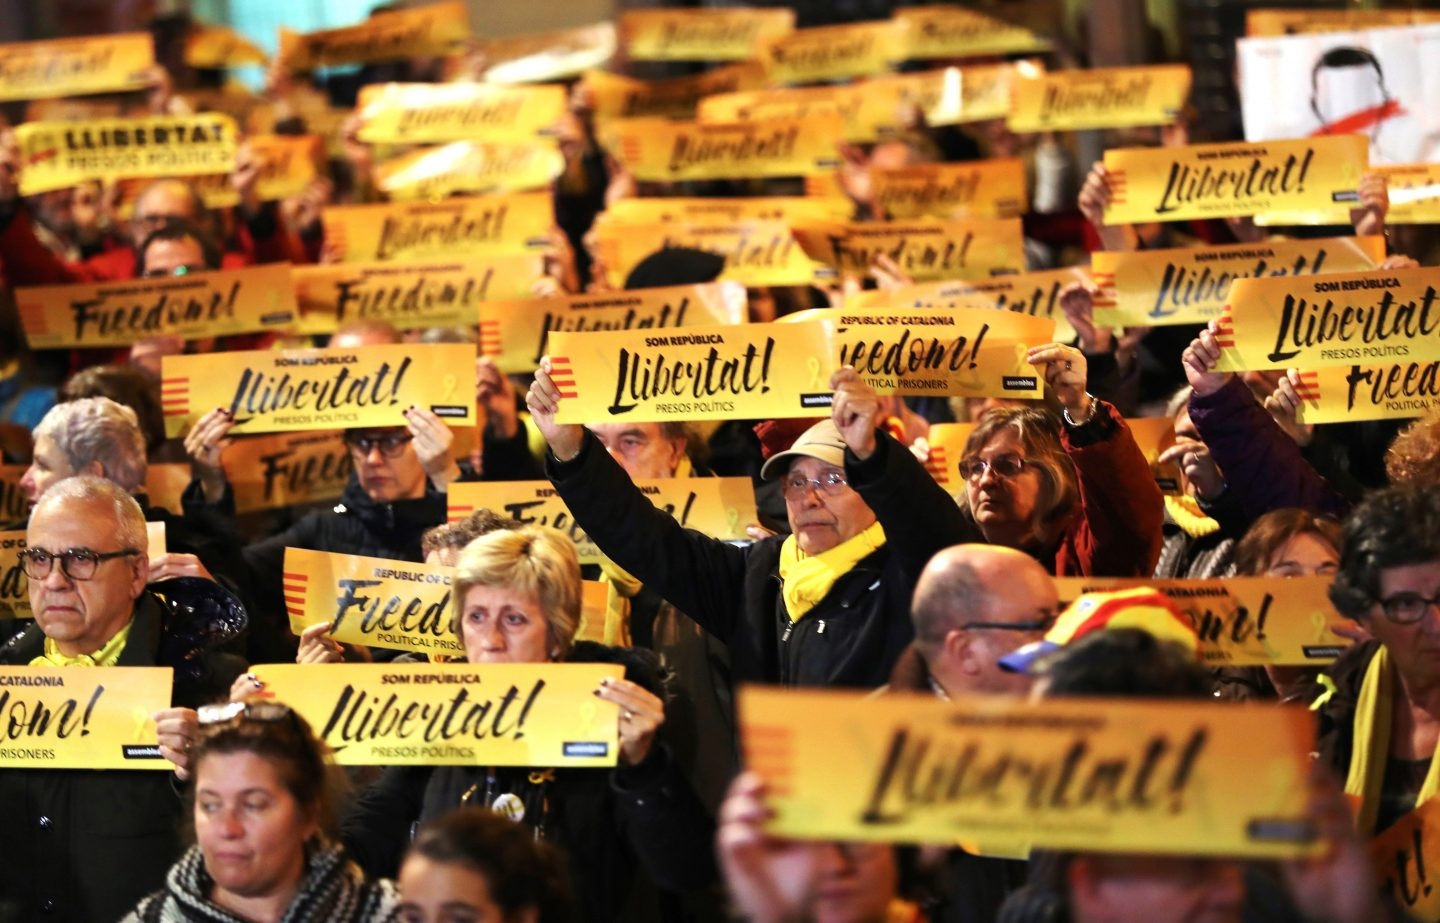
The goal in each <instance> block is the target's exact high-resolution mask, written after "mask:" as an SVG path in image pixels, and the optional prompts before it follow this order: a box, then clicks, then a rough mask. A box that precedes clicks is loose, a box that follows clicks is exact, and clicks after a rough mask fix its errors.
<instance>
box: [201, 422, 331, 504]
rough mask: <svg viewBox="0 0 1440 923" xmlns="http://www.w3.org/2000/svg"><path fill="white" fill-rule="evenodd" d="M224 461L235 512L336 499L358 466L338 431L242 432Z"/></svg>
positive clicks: (230, 446) (227, 450)
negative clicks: (244, 434) (256, 434)
mask: <svg viewBox="0 0 1440 923" xmlns="http://www.w3.org/2000/svg"><path fill="white" fill-rule="evenodd" d="M222 464H223V465H224V467H225V476H226V479H227V480H229V482H230V491H231V493H232V494H234V497H235V512H237V513H254V512H258V511H260V510H278V509H281V508H283V507H286V506H296V505H299V504H302V503H315V502H318V501H322V500H338V499H339V498H340V495H341V494H342V493H344V492H345V485H346V484H347V483H349V481H350V473H351V472H352V471H353V470H354V468H355V461H354V459H353V458H351V456H350V450H349V449H348V448H347V447H346V446H345V440H344V434H343V433H342V432H341V431H339V430H334V431H330V432H302V433H275V434H274V435H267V436H240V437H238V438H236V439H235V440H234V441H233V442H231V443H230V445H229V446H227V447H226V448H225V451H224V457H223V459H222Z"/></svg>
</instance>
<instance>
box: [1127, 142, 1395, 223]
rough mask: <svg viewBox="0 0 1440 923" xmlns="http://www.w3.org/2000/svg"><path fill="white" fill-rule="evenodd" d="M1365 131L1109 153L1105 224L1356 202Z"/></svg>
mask: <svg viewBox="0 0 1440 923" xmlns="http://www.w3.org/2000/svg"><path fill="white" fill-rule="evenodd" d="M1367 144H1368V140H1367V139H1366V138H1365V137H1364V136H1362V135H1330V136H1327V137H1322V138H1306V139H1303V140H1298V141H1263V142H1258V143H1254V144H1252V143H1249V142H1245V141H1235V142H1229V143H1225V144H1195V145H1190V146H1188V147H1157V148H1121V149H1114V150H1109V151H1106V152H1105V169H1106V170H1107V171H1108V172H1109V176H1110V186H1111V190H1112V192H1111V197H1110V204H1109V206H1108V207H1107V208H1106V209H1105V223H1106V224H1137V223H1140V222H1145V221H1186V220H1189V219H1191V218H1228V217H1232V216H1236V215H1257V214H1260V213H1262V212H1267V211H1280V210H1287V211H1288V210H1297V209H1299V210H1305V209H1317V208H1327V207H1331V206H1333V205H1335V204H1336V203H1353V202H1358V201H1359V192H1358V191H1357V188H1356V187H1357V186H1358V184H1359V182H1360V176H1361V174H1363V173H1364V172H1365V171H1366V169H1367V168H1366V164H1367V163H1369V156H1370V155H1369V150H1368V147H1367Z"/></svg>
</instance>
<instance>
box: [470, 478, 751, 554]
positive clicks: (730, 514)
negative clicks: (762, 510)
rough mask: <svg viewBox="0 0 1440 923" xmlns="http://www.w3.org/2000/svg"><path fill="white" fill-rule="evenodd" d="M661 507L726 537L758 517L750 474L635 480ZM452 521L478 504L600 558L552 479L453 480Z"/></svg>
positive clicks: (737, 536)
mask: <svg viewBox="0 0 1440 923" xmlns="http://www.w3.org/2000/svg"><path fill="white" fill-rule="evenodd" d="M635 486H636V487H638V488H640V491H641V493H643V494H645V496H646V497H648V498H650V502H651V503H653V504H654V505H655V508H656V509H659V510H664V511H665V512H666V513H669V514H670V515H671V516H673V517H674V518H675V521H676V522H678V523H680V525H682V526H684V527H685V528H687V529H694V530H695V531H697V532H703V533H704V534H706V535H708V536H710V537H711V538H718V539H721V540H722V541H727V542H732V541H744V540H745V539H746V538H747V536H746V534H745V526H746V525H747V524H749V523H752V522H755V487H754V485H753V484H752V483H751V482H750V479H749V478H654V479H641V480H638V481H636V482H635ZM446 499H447V505H448V509H447V515H448V517H449V519H450V521H451V522H454V521H455V520H457V519H464V518H465V517H466V516H469V515H470V514H471V513H474V512H476V511H477V510H490V511H492V512H495V513H499V514H500V515H502V516H509V517H510V518H511V519H514V520H515V521H516V522H519V523H521V524H523V525H538V526H549V527H551V528H552V529H559V530H560V531H561V532H564V533H565V534H566V535H568V536H570V539H571V541H573V542H574V543H575V550H576V551H578V552H579V554H580V563H582V564H598V563H599V562H600V560H601V559H602V555H601V553H600V549H598V548H596V547H595V543H594V542H592V541H590V538H589V537H588V536H587V535H586V534H585V532H584V531H583V530H582V529H581V528H580V526H579V525H578V524H576V522H575V517H573V516H571V515H570V510H569V509H568V508H567V507H566V506H565V503H564V502H563V501H562V500H561V499H560V497H559V495H558V494H557V493H556V492H555V488H554V487H553V486H551V484H550V482H549V481H505V482H503V483H500V482H497V483H486V482H484V481H471V482H466V483H464V484H451V485H450V490H449V491H448V492H447V494H446Z"/></svg>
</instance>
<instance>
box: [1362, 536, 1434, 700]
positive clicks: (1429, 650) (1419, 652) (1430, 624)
mask: <svg viewBox="0 0 1440 923" xmlns="http://www.w3.org/2000/svg"><path fill="white" fill-rule="evenodd" d="M1437 597H1440V561H1432V562H1429V563H1426V564H1407V565H1405V566H1404V567H1387V568H1384V569H1383V570H1381V571H1380V600H1379V601H1377V602H1375V603H1373V604H1372V605H1371V606H1370V615H1369V617H1368V618H1367V619H1366V622H1367V624H1366V626H1365V627H1366V628H1369V629H1370V633H1371V634H1373V635H1374V636H1375V640H1377V641H1379V642H1380V643H1381V644H1383V645H1385V648H1386V650H1388V651H1389V652H1390V656H1391V657H1393V658H1394V659H1395V665H1396V667H1398V668H1399V670H1400V675H1401V676H1403V677H1405V678H1406V679H1407V681H1408V682H1410V683H1416V682H1425V683H1437V682H1440V612H1437V611H1436V608H1435V605H1434V604H1433V603H1431V604H1427V603H1425V602H1423V600H1426V599H1432V600H1433V599H1435V598H1437ZM1384 600H1390V601H1391V603H1392V605H1395V604H1396V603H1397V602H1399V601H1402V600H1409V601H1410V604H1411V605H1412V606H1413V607H1414V608H1416V609H1417V610H1423V611H1421V614H1420V617H1419V619H1418V620H1417V621H1415V622H1413V623H1411V624H1409V625H1399V624H1396V623H1395V622H1394V621H1393V620H1392V619H1390V618H1389V617H1387V616H1386V615H1385V613H1384V611H1383V609H1382V606H1381V602H1383V601H1384Z"/></svg>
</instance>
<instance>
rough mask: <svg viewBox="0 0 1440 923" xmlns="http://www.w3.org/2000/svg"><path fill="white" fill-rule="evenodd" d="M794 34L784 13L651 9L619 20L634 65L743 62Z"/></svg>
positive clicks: (792, 16)
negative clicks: (771, 40) (769, 42)
mask: <svg viewBox="0 0 1440 923" xmlns="http://www.w3.org/2000/svg"><path fill="white" fill-rule="evenodd" d="M794 28H795V11H794V10H790V9H746V8H741V9H720V8H714V7H707V8H699V9H654V10H626V11H624V12H622V13H621V14H620V33H621V40H622V42H623V43H624V45H625V51H626V53H627V54H628V55H629V57H630V58H631V59H633V60H636V61H748V60H749V59H751V58H753V57H755V53H756V51H757V50H758V47H759V44H760V42H761V41H763V40H764V39H767V38H772V37H775V36H780V35H784V34H786V33H788V32H790V31H792V30H793V29H794Z"/></svg>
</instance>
